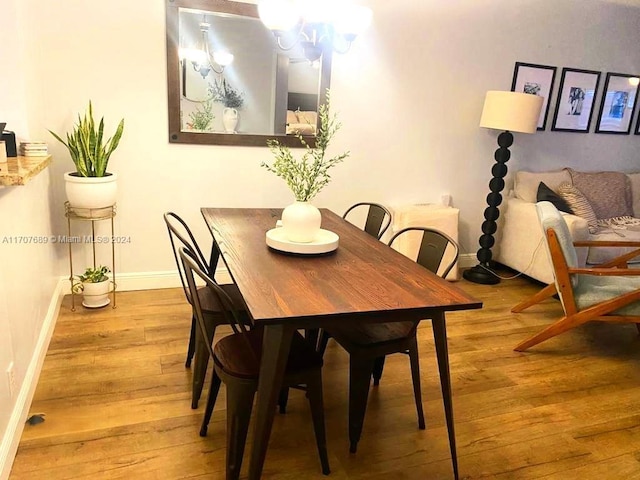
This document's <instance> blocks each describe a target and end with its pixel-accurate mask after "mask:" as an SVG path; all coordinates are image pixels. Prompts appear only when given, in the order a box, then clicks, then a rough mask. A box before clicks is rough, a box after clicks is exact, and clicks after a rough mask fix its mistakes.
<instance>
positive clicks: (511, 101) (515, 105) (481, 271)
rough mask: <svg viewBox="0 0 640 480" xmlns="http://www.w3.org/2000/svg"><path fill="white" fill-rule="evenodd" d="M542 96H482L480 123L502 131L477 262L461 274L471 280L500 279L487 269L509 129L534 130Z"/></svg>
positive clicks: (488, 281) (490, 281)
mask: <svg viewBox="0 0 640 480" xmlns="http://www.w3.org/2000/svg"><path fill="white" fill-rule="evenodd" d="M542 101H543V98H542V97H538V96H537V95H532V94H528V93H519V92H500V91H489V92H487V96H486V97H485V99H484V107H483V109H482V117H481V118H480V126H481V127H485V128H493V129H496V130H503V132H502V133H501V134H500V135H498V149H497V150H496V152H495V154H494V155H493V158H494V159H495V161H496V163H495V165H494V166H493V168H492V169H491V174H492V175H493V178H492V179H491V181H490V182H489V195H487V205H488V206H487V208H486V209H485V210H484V222H482V235H481V236H480V240H479V243H480V250H478V253H477V254H476V255H477V258H478V265H476V266H475V267H473V268H470V269H468V270H465V271H464V272H463V274H462V276H463V277H464V278H465V279H466V280H469V281H471V282H475V283H482V284H485V285H495V284H496V283H499V282H500V279H499V278H498V277H497V276H496V275H495V274H493V273H492V272H491V271H490V262H491V247H493V244H494V238H493V234H494V233H496V230H497V228H498V226H497V224H496V220H497V219H498V217H499V216H500V210H499V209H498V206H499V205H500V204H501V203H502V195H501V193H500V192H502V189H503V188H504V177H505V175H506V174H507V165H506V163H507V161H508V160H509V158H510V157H511V152H510V151H509V147H510V146H511V145H512V144H513V135H512V133H511V132H521V133H535V132H536V129H537V127H538V118H539V117H540V110H541V109H542Z"/></svg>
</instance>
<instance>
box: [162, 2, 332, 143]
mask: <svg viewBox="0 0 640 480" xmlns="http://www.w3.org/2000/svg"><path fill="white" fill-rule="evenodd" d="M166 23H167V24H166V28H167V88H168V103H169V142H171V143H195V144H210V145H245V146H266V142H267V140H268V139H277V140H278V141H279V142H280V143H282V144H285V145H288V146H290V147H300V146H301V143H300V140H299V139H298V138H297V137H296V135H297V134H301V135H303V136H304V138H305V141H307V142H308V143H309V144H310V145H311V146H313V144H315V132H316V129H317V111H318V108H319V106H320V105H322V104H324V103H326V91H327V89H328V88H329V81H330V72H331V56H332V50H331V49H326V50H325V51H323V52H322V54H321V56H320V58H319V59H317V60H316V61H313V62H312V61H310V60H308V59H307V58H306V57H305V52H304V50H303V48H304V46H303V45H298V46H295V47H294V48H292V49H290V50H287V51H284V50H283V49H281V48H280V47H279V46H278V42H277V37H276V36H274V35H273V34H272V32H271V31H270V30H269V29H268V28H267V27H265V25H264V24H263V23H262V21H261V20H260V18H259V16H258V7H257V5H254V4H249V3H240V2H233V1H227V0H167V1H166Z"/></svg>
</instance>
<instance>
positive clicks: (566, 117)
mask: <svg viewBox="0 0 640 480" xmlns="http://www.w3.org/2000/svg"><path fill="white" fill-rule="evenodd" d="M599 83H600V72H595V71H593V70H579V69H577V68H563V69H562V76H561V78H560V89H559V90H558V101H557V103H556V111H555V113H554V114H553V125H551V130H554V131H563V132H580V133H588V132H589V127H590V126H591V117H592V116H593V102H594V99H595V98H596V94H597V93H598V84H599Z"/></svg>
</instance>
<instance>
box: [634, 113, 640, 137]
mask: <svg viewBox="0 0 640 480" xmlns="http://www.w3.org/2000/svg"><path fill="white" fill-rule="evenodd" d="M635 134H636V135H640V110H638V114H637V115H636V131H635Z"/></svg>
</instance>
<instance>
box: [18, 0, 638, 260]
mask: <svg viewBox="0 0 640 480" xmlns="http://www.w3.org/2000/svg"><path fill="white" fill-rule="evenodd" d="M27 4H28V6H29V26H30V33H29V35H28V43H27V48H28V52H29V58H30V62H29V67H30V72H29V78H28V81H29V83H28V91H29V94H30V98H31V100H32V105H31V109H30V112H29V121H30V124H31V132H32V135H33V136H34V137H38V138H46V139H48V140H50V141H51V142H52V143H51V147H52V151H53V153H54V155H55V157H56V165H55V166H54V167H53V169H52V178H53V179H54V181H55V179H57V178H59V177H60V176H61V175H62V173H63V172H64V171H66V170H69V169H71V162H70V160H69V159H68V155H67V154H66V152H65V151H64V148H61V147H60V146H59V145H56V144H53V139H52V138H51V137H50V136H49V135H48V133H46V130H45V128H51V129H54V130H56V131H60V132H62V131H66V130H67V129H68V128H69V127H70V126H71V124H72V122H73V119H74V115H75V114H76V112H79V111H82V110H83V108H84V107H85V105H86V103H87V101H88V99H89V98H91V99H92V100H93V102H94V107H95V109H96V110H97V111H98V112H100V113H101V114H104V115H105V116H106V118H107V124H108V126H110V127H111V128H114V127H115V125H116V123H117V121H118V120H119V119H120V118H121V117H124V118H125V119H126V129H125V135H124V137H123V141H122V144H121V147H120V148H119V149H118V151H117V152H116V153H115V155H114V157H113V159H112V163H111V169H112V170H114V171H117V172H118V173H119V175H120V178H121V181H120V187H121V191H120V197H119V211H118V217H117V229H118V233H119V234H122V235H130V236H131V238H132V242H131V244H129V245H124V246H123V247H122V248H121V249H120V251H119V259H118V263H119V269H120V271H124V272H141V271H155V270H167V269H170V268H171V262H172V259H171V257H170V256H169V255H167V248H168V247H167V245H166V238H165V234H164V231H163V225H162V223H161V220H160V216H161V213H162V212H163V211H165V210H169V209H172V210H175V211H177V212H178V213H180V214H183V215H185V216H186V217H187V219H188V220H189V221H190V222H191V223H193V224H195V225H197V226H198V228H199V229H200V233H201V235H202V236H204V237H206V236H207V235H208V234H207V232H205V231H204V227H203V226H202V221H201V218H200V214H199V211H198V209H199V207H201V206H204V205H209V206H214V205H215V206H267V205H269V206H283V205H286V204H287V203H288V202H289V201H290V200H291V197H290V195H289V193H288V191H287V189H286V186H285V185H284V183H282V182H281V181H280V180H279V179H277V178H276V177H274V176H273V175H271V174H269V173H268V172H266V171H265V170H264V169H262V168H260V167H259V165H260V162H261V161H262V160H269V159H270V155H269V152H268V150H267V149H266V148H256V147H251V148H249V147H247V148H233V147H218V146H189V145H170V144H169V143H168V141H167V114H166V107H167V105H166V103H167V102H166V66H165V63H166V59H165V37H164V35H165V28H164V5H163V4H162V3H161V2H156V1H152V0H142V1H139V2H127V1H125V0H114V1H110V2H105V1H102V2H84V1H80V0H72V1H69V2H65V3H64V4H58V3H51V2H45V1H42V0H28V2H27ZM368 4H369V5H370V6H371V7H372V8H373V10H374V23H373V25H372V26H371V28H370V29H369V30H368V31H367V32H365V34H364V35H363V36H362V37H361V38H359V39H358V40H357V41H356V42H355V44H354V45H353V48H352V50H351V51H350V52H349V53H347V54H346V55H334V68H333V78H332V92H333V99H334V107H335V109H336V110H337V111H339V113H340V119H341V121H342V122H343V124H344V127H343V129H342V130H341V131H340V132H339V134H338V136H337V138H336V139H335V142H334V145H333V151H334V152H336V153H337V152H339V151H342V150H345V149H348V150H350V151H351V158H349V159H348V160H347V161H346V162H345V163H344V164H342V165H340V166H338V167H336V169H335V171H334V172H333V182H332V183H331V184H330V185H329V186H328V187H327V188H326V189H325V191H323V192H322V193H321V194H320V195H319V196H318V197H317V199H316V203H317V204H318V205H320V206H327V207H330V208H333V209H335V210H336V211H339V212H340V211H343V210H344V209H345V208H346V207H347V206H348V205H349V204H351V203H353V202H355V201H357V200H364V199H371V200H376V201H380V202H383V203H387V204H391V205H393V204H402V203H408V202H428V201H439V199H440V196H441V194H443V193H449V194H451V196H452V198H453V202H454V204H455V205H456V206H457V207H459V208H460V209H461V220H460V221H461V225H460V232H461V235H460V240H461V244H462V248H463V251H466V252H474V251H475V250H476V239H477V236H478V234H479V225H480V223H481V221H482V212H483V210H484V207H485V205H484V201H485V196H486V192H487V183H488V180H489V179H490V176H491V175H490V168H491V165H492V162H493V160H492V156H493V151H494V150H495V139H496V133H497V132H493V131H489V130H485V129H480V128H479V127H478V120H479V116H480V111H481V109H482V102H483V99H484V93H485V91H486V90H490V89H509V88H510V85H511V77H512V73H513V67H514V63H515V62H516V61H523V62H530V63H541V64H546V65H555V66H558V67H562V66H571V67H579V68H585V69H595V70H600V71H616V72H625V73H627V72H628V73H634V72H636V73H637V71H638V70H640V51H639V50H638V49H637V48H636V45H637V44H638V40H639V37H640V31H638V29H637V25H638V23H639V20H640V13H639V10H638V9H634V8H631V7H625V6H620V5H614V4H609V3H603V2H601V1H596V0H562V1H558V0H519V1H516V2H513V1H509V0H492V1H482V2H479V1H477V0H458V1H456V2H448V3H445V2H436V1H424V2H414V1H412V0H399V1H397V2H393V3H390V2H386V1H383V0H371V1H369V2H368ZM53 19H59V21H53ZM69 25H73V28H69ZM79 39H81V41H79ZM44 45H46V48H43V46H44ZM556 88H557V87H556ZM554 103H555V98H552V105H553V104H554ZM639 142H640V137H638V136H633V135H631V136H624V137H621V136H613V135H596V134H588V135H583V134H575V133H559V132H550V131H547V132H542V133H539V134H536V135H532V136H528V135H517V136H516V140H515V145H514V147H513V149H512V160H511V161H510V162H509V167H510V168H511V169H517V168H529V169H533V170H536V169H538V170H539V169H546V168H556V167H559V166H562V165H570V166H574V167H577V168H583V169H597V168H604V167H606V168H620V169H625V170H630V169H633V168H637V167H635V166H636V165H637V160H636V159H637V153H636V150H637V147H638V144H639ZM56 188H58V189H61V188H62V182H60V183H59V184H57V185H56ZM57 196H58V197H60V198H61V196H62V195H61V194H58V195H57ZM61 201H62V199H60V202H61ZM58 208H59V206H58ZM141 218H145V219H146V222H145V223H143V222H140V219H141ZM63 227H64V225H63V218H62V216H60V218H59V219H58V222H57V228H58V229H62V230H63V229H64V228H63ZM61 268H62V267H61Z"/></svg>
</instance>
